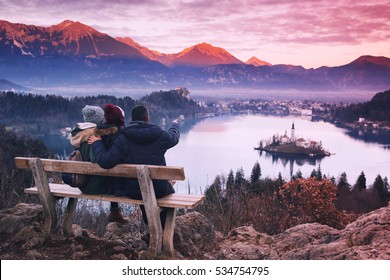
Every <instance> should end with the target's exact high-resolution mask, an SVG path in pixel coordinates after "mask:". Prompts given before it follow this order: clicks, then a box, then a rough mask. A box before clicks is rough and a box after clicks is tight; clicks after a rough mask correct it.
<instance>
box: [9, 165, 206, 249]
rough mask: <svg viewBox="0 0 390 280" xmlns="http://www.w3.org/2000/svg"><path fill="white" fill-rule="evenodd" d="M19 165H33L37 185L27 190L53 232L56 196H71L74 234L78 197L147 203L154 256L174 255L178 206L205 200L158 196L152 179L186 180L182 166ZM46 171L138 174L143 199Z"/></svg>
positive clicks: (68, 224)
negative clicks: (85, 189)
mask: <svg viewBox="0 0 390 280" xmlns="http://www.w3.org/2000/svg"><path fill="white" fill-rule="evenodd" d="M15 163H16V167H17V168H20V169H31V171H32V174H33V177H34V181H35V185H36V186H35V187H31V188H27V189H25V192H26V193H28V194H35V195H38V197H39V199H40V201H41V203H42V206H43V211H44V214H45V228H46V229H47V230H48V232H50V233H53V232H54V231H55V229H56V225H57V215H56V209H55V205H56V199H55V198H65V197H68V198H69V201H68V204H67V206H66V209H65V214H64V222H63V225H62V231H63V234H64V235H68V236H71V235H73V231H72V223H73V219H74V215H75V210H76V206H77V200H78V199H79V198H84V199H91V200H99V201H113V202H119V203H128V204H138V205H141V204H142V205H144V207H145V212H146V216H147V219H148V227H149V233H150V242H149V252H150V254H151V255H152V256H158V255H160V254H161V253H164V254H169V255H173V254H174V247H173V234H174V228H175V218H176V209H177V208H186V209H194V208H195V207H196V206H198V205H199V204H200V203H201V202H202V201H203V200H204V195H192V194H177V193H174V194H170V195H168V196H165V197H163V198H160V199H156V196H155V193H154V189H153V182H152V179H161V180H184V179H185V175H184V169H183V168H182V167H170V166H152V165H132V164H118V165H117V166H115V167H114V168H111V169H103V168H101V167H99V165H97V164H94V163H90V162H78V161H67V160H53V159H40V158H25V157H16V158H15ZM46 172H66V173H77V174H87V175H100V176H115V177H128V178H138V181H139V185H140V188H141V193H142V198H143V199H142V200H136V199H131V198H127V197H120V196H114V195H105V194H104V195H103V194H102V195H89V194H83V193H82V192H81V191H80V190H79V189H78V188H72V187H70V186H69V185H65V184H53V183H49V182H48V179H47V174H46ZM162 208H165V209H167V216H166V221H165V228H164V230H163V229H162V226H161V221H160V212H161V210H162Z"/></svg>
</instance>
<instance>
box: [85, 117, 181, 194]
mask: <svg viewBox="0 0 390 280" xmlns="http://www.w3.org/2000/svg"><path fill="white" fill-rule="evenodd" d="M179 138H180V130H179V126H178V125H177V124H176V123H173V124H172V125H171V127H170V128H169V129H168V130H167V131H166V130H163V129H161V128H160V127H159V126H157V125H154V124H150V123H147V122H142V121H135V122H131V123H130V125H129V126H127V127H126V128H124V129H123V130H122V131H121V132H120V133H119V135H118V137H117V138H116V139H115V141H114V143H113V145H112V147H111V148H110V149H109V150H106V149H105V147H104V144H103V142H102V141H96V142H94V143H93V144H92V149H93V152H94V154H95V160H96V162H97V163H98V164H99V165H100V166H101V167H102V168H106V169H107V168H112V167H114V166H115V165H117V164H119V163H128V164H147V165H160V166H166V161H165V153H166V151H167V150H168V149H169V148H172V147H174V146H175V145H176V144H177V143H178V142H179ZM122 184H123V185H122V186H123V193H122V195H125V196H129V197H131V198H135V199H141V198H142V196H141V191H140V188H139V184H138V180H137V179H127V178H126V179H123V180H122ZM153 185H154V188H155V193H156V197H162V196H165V195H168V194H170V193H173V192H174V190H173V188H172V186H171V185H170V184H169V183H168V182H167V181H166V180H153Z"/></svg>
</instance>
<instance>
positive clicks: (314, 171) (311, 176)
mask: <svg viewBox="0 0 390 280" xmlns="http://www.w3.org/2000/svg"><path fill="white" fill-rule="evenodd" d="M317 176H318V174H317V170H315V169H313V171H312V172H311V173H310V178H317Z"/></svg>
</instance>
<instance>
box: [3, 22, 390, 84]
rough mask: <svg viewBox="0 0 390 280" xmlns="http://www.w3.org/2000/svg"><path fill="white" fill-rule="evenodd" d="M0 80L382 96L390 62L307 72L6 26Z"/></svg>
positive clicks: (214, 52) (206, 47)
mask: <svg viewBox="0 0 390 280" xmlns="http://www.w3.org/2000/svg"><path fill="white" fill-rule="evenodd" d="M0 79H6V80H8V81H12V82H14V83H17V84H20V85H23V86H26V87H30V88H34V87H40V88H42V87H43V88H44V87H53V86H56V87H72V86H89V85H94V86H100V87H112V86H114V85H116V86H118V85H119V86H120V85H126V86H130V87H137V88H142V87H145V88H154V89H161V88H164V89H165V88H174V87H176V86H183V87H188V88H189V89H202V88H203V89H215V88H221V87H222V88H233V89H237V88H247V89H254V90H275V89H277V90H309V91H312V90H316V91H321V90H332V91H335V90H372V91H381V90H386V89H388V88H390V59H389V58H387V57H374V56H369V55H366V56H361V57H359V58H357V59H356V60H354V61H352V62H350V63H348V64H346V65H341V66H337V67H325V66H324V67H320V68H317V69H306V68H304V67H302V66H299V65H298V66H295V65H285V64H279V65H272V64H270V63H268V62H266V61H263V60H260V59H258V58H256V57H252V58H251V59H249V60H248V61H246V62H243V61H240V60H239V59H238V58H236V57H235V56H234V55H232V54H230V53H229V52H227V51H226V50H224V49H223V48H220V47H215V46H212V45H210V44H208V43H205V42H203V43H200V44H197V45H195V46H191V47H188V48H186V49H184V50H183V51H181V52H179V53H176V54H164V53H160V52H158V51H155V50H150V49H148V48H146V47H144V46H141V45H140V44H138V43H137V42H135V41H134V40H132V39H131V38H129V37H125V38H113V37H111V36H109V35H108V34H104V33H101V32H99V31H97V30H95V29H94V28H92V27H90V26H87V25H85V24H82V23H80V22H74V21H70V20H66V21H63V22H61V23H60V24H57V25H53V26H49V27H41V26H34V25H26V24H20V23H10V22H7V21H4V20H0Z"/></svg>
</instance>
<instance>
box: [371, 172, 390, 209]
mask: <svg viewBox="0 0 390 280" xmlns="http://www.w3.org/2000/svg"><path fill="white" fill-rule="evenodd" d="M373 189H374V190H375V191H376V192H377V193H378V195H379V199H380V201H381V206H385V205H386V204H387V201H388V195H389V190H388V188H387V187H386V184H385V181H384V180H383V179H382V177H381V175H378V176H377V177H376V178H375V181H374V185H373Z"/></svg>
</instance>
